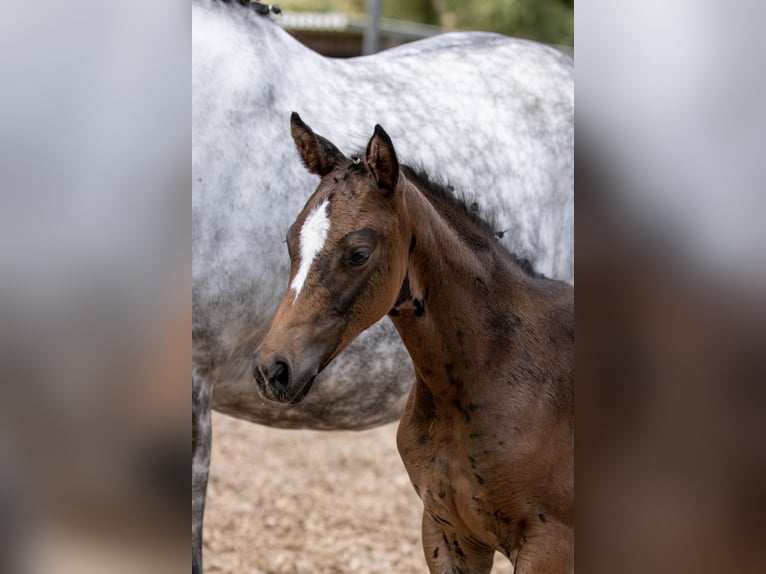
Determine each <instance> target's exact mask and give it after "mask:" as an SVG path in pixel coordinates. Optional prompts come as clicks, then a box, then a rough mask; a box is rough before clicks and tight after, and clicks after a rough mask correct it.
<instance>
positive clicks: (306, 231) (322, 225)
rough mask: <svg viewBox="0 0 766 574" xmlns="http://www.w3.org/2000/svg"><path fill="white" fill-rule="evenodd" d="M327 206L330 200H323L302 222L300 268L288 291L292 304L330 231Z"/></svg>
mask: <svg viewBox="0 0 766 574" xmlns="http://www.w3.org/2000/svg"><path fill="white" fill-rule="evenodd" d="M329 205H330V200H329V199H325V200H324V201H323V202H322V203H320V204H319V205H318V206H317V207H315V208H314V209H313V210H312V211H311V213H309V215H308V217H306V219H305V221H304V222H303V227H302V228H301V232H300V235H299V239H298V241H299V248H300V266H299V267H298V272H297V273H296V274H295V277H293V280H292V282H291V283H290V289H292V290H293V291H294V292H295V297H294V298H293V303H294V302H295V301H296V300H297V299H298V296H299V295H300V293H301V290H302V289H303V285H304V284H305V283H306V279H307V278H308V275H309V271H310V270H311V265H312V264H313V263H314V259H316V256H317V255H318V254H319V252H320V251H322V248H323V247H324V244H325V241H327V234H328V233H329V231H330V218H329V216H328V213H327V212H328V208H329Z"/></svg>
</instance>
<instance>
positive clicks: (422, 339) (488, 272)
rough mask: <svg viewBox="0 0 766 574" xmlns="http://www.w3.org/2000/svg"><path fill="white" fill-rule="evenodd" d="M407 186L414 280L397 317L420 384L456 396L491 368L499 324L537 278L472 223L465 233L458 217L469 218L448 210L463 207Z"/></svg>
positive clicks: (408, 281)
mask: <svg viewBox="0 0 766 574" xmlns="http://www.w3.org/2000/svg"><path fill="white" fill-rule="evenodd" d="M403 187H404V189H403V192H404V195H403V200H402V201H403V206H404V214H405V215H404V218H405V220H406V223H405V224H406V225H407V227H408V228H409V231H410V233H411V234H412V238H413V239H412V240H411V243H410V247H411V252H410V254H409V264H408V274H407V279H406V280H405V284H404V285H403V287H402V292H401V293H400V297H399V301H397V305H396V306H395V307H394V309H392V311H391V313H390V316H391V320H392V321H393V323H394V326H395V327H396V328H397V330H398V331H399V334H400V336H401V337H402V340H403V341H404V344H405V346H406V347H407V350H408V352H409V354H410V356H411V358H412V360H413V363H414V365H415V369H416V371H417V374H418V381H419V384H425V385H426V386H427V387H428V390H429V391H430V392H431V394H433V396H434V397H443V398H444V400H451V398H452V397H453V396H454V394H455V391H456V386H459V385H456V383H461V382H462V381H469V380H475V379H476V378H477V373H482V374H488V373H486V370H487V365H489V364H491V363H493V362H494V359H496V357H494V356H493V355H495V354H496V353H497V349H496V348H495V346H496V343H497V341H496V340H494V339H493V336H492V332H493V329H494V328H495V326H497V325H502V324H505V323H509V324H510V323H513V322H514V321H517V320H518V317H517V316H516V313H517V312H520V311H518V310H517V309H516V307H517V306H518V307H524V306H525V301H526V299H527V296H528V294H529V292H530V289H531V287H532V282H533V280H532V278H530V277H528V276H527V275H526V274H525V272H524V271H523V270H522V269H521V268H520V267H519V266H518V265H516V264H515V263H514V262H513V260H512V258H511V256H510V254H508V253H507V252H505V251H504V249H503V247H502V246H501V245H500V244H499V242H498V241H497V240H496V239H495V238H494V237H492V236H491V234H489V233H486V232H482V230H481V229H480V226H478V225H476V224H475V223H474V222H473V221H466V226H465V227H463V228H462V231H461V230H460V225H459V224H458V225H455V223H454V221H455V220H459V219H460V218H461V217H465V218H469V217H470V216H469V215H467V214H463V213H458V212H457V211H452V212H451V213H447V211H448V210H455V209H457V210H459V209H460V208H455V206H450V205H447V206H446V207H445V205H446V204H444V202H441V201H433V202H432V201H430V200H429V199H428V198H427V196H426V195H425V194H426V193H427V192H423V191H421V190H420V189H419V188H418V187H417V186H416V185H415V184H414V183H412V182H410V181H407V180H405V184H404V186H403ZM449 220H452V223H450V221H449ZM461 384H462V383H461ZM463 390H464V389H463Z"/></svg>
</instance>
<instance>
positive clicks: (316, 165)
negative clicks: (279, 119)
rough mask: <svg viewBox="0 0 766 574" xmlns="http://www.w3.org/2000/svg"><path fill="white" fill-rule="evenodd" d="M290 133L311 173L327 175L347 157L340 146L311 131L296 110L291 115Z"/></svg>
mask: <svg viewBox="0 0 766 574" xmlns="http://www.w3.org/2000/svg"><path fill="white" fill-rule="evenodd" d="M290 134H292V136H293V140H294V141H295V147H297V148H298V153H299V154H300V156H301V160H302V161H303V165H305V166H306V169H308V170H309V171H310V172H311V173H314V174H316V175H318V176H320V177H322V176H325V175H327V174H328V173H330V172H331V171H332V170H333V168H334V167H335V166H336V165H338V163H340V161H341V160H343V159H345V156H344V155H343V154H342V153H341V151H340V150H339V149H338V148H336V147H335V146H334V145H333V144H332V143H331V142H330V141H329V140H326V139H325V138H323V137H322V136H320V135H317V134H315V133H314V132H313V131H311V128H310V127H308V126H307V125H306V124H304V123H303V120H302V119H301V117H300V116H299V115H298V114H297V113H295V112H293V113H292V115H291V116H290Z"/></svg>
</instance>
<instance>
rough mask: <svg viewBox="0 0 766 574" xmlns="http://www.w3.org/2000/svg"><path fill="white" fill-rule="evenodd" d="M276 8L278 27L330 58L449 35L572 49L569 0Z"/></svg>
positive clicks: (293, 3) (292, 0) (437, 0)
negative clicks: (465, 33) (484, 35)
mask: <svg viewBox="0 0 766 574" xmlns="http://www.w3.org/2000/svg"><path fill="white" fill-rule="evenodd" d="M279 6H280V7H281V8H282V10H283V11H284V14H283V16H282V17H281V18H279V19H278V21H279V23H280V24H281V25H282V26H283V27H285V29H287V30H288V31H290V33H292V34H293V35H294V36H296V37H297V38H298V39H299V40H301V41H302V42H303V43H305V44H307V45H308V46H311V47H312V48H314V49H315V50H316V51H318V52H320V53H322V54H324V55H326V56H333V57H341V58H342V57H351V56H358V55H361V54H363V53H371V52H375V51H378V50H380V49H386V48H391V47H393V46H396V45H398V44H401V43H403V42H409V41H413V40H418V39H421V38H426V37H428V36H432V35H434V34H440V33H443V32H448V31H452V30H482V31H487V32H497V33H500V34H506V35H509V36H516V37H519V38H527V39H529V40H536V41H538V42H544V43H546V44H553V45H556V46H559V47H560V48H561V49H563V50H565V51H567V52H569V53H570V54H571V52H572V50H573V46H574V2H573V0H511V1H509V0H486V1H482V2H465V1H458V0H412V1H407V0H334V1H333V0H287V1H286V2H280V3H279ZM371 28H376V29H377V33H376V32H375V31H374V30H371ZM371 35H372V36H373V37H372V38H370V36H371Z"/></svg>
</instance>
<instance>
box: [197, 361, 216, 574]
mask: <svg viewBox="0 0 766 574" xmlns="http://www.w3.org/2000/svg"><path fill="white" fill-rule="evenodd" d="M211 396H212V385H210V384H209V383H208V382H207V381H205V380H204V379H203V378H202V377H201V376H199V375H198V374H197V373H196V372H193V373H192V574H201V573H202V516H203V514H204V513H205V491H206V490H207V477H208V472H209V470H210V444H211V440H212V425H211V420H210V402H211Z"/></svg>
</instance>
